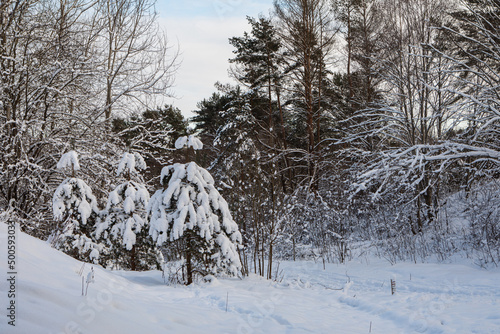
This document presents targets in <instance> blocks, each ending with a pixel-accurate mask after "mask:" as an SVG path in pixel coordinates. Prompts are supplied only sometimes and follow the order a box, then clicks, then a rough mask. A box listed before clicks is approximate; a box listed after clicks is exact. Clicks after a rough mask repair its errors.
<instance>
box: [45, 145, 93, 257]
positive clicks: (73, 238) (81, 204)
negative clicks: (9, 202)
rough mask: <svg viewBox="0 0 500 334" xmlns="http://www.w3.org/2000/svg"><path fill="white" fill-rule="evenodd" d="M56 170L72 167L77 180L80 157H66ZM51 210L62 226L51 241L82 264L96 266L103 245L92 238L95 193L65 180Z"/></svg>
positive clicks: (75, 181)
mask: <svg viewBox="0 0 500 334" xmlns="http://www.w3.org/2000/svg"><path fill="white" fill-rule="evenodd" d="M57 167H58V168H60V169H64V168H68V167H70V168H71V170H72V175H73V176H74V175H75V171H76V170H78V169H80V165H79V163H78V155H77V153H76V152H74V151H70V152H68V153H66V154H63V156H62V157H61V160H60V161H59V163H58V164H57ZM52 210H53V215H54V219H55V220H56V221H58V222H61V225H60V228H58V229H57V230H56V231H55V232H54V233H52V235H51V237H50V241H51V243H52V244H53V245H54V247H55V248H57V249H60V250H62V251H63V252H65V253H67V254H69V255H71V256H73V257H75V258H77V259H79V260H83V261H89V260H90V261H91V262H94V263H97V261H98V260H99V255H100V252H101V251H102V245H99V244H98V243H95V242H94V240H93V239H92V237H91V233H92V231H93V228H94V222H95V218H96V215H97V212H98V209H97V201H96V198H95V196H94V195H93V194H92V189H91V188H90V187H89V186H88V185H87V184H86V183H85V181H83V180H81V179H78V178H76V177H71V178H67V179H65V180H64V181H63V182H62V183H61V184H60V185H59V187H57V189H56V191H55V192H54V196H53V198H52Z"/></svg>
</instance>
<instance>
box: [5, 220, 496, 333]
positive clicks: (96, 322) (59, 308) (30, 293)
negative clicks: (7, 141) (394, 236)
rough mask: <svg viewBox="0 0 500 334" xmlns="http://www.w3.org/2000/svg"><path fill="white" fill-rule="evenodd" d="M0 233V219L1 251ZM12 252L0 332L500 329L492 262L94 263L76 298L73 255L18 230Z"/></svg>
mask: <svg viewBox="0 0 500 334" xmlns="http://www.w3.org/2000/svg"><path fill="white" fill-rule="evenodd" d="M6 240H7V228H6V225H5V224H0V247H2V249H0V252H1V253H2V254H7V242H6ZM17 256H18V259H17V260H18V267H17V278H16V279H17V282H16V283H17V284H16V298H15V301H16V322H15V324H16V326H15V327H12V326H10V325H8V321H9V318H7V317H6V314H7V310H6V309H7V305H8V302H9V298H8V295H7V292H8V290H9V285H8V282H7V278H6V277H7V272H8V270H7V269H8V268H7V264H6V258H7V256H6V255H3V256H2V258H1V259H0V264H1V266H0V272H1V273H2V274H1V275H2V277H3V278H2V280H1V282H0V295H1V296H0V308H1V309H2V310H3V311H2V313H4V315H2V317H1V318H0V319H1V320H0V333H2V334H4V333H5V334H7V333H23V334H24V333H47V334H49V333H369V332H370V326H371V333H383V334H387V333H500V304H499V299H500V270H499V269H494V270H489V271H486V270H482V269H479V268H477V267H474V266H473V265H466V264H417V265H416V264H410V263H408V264H406V263H405V264H397V265H394V266H391V265H390V264H389V263H388V262H386V261H384V260H378V259H371V260H370V261H369V262H370V263H366V260H363V262H361V261H355V262H351V263H349V264H347V265H334V264H330V265H327V267H326V270H323V265H322V264H321V263H313V262H295V263H294V262H286V263H283V262H282V263H281V264H280V269H283V274H284V277H283V280H282V281H281V282H271V281H268V280H265V279H262V278H260V277H257V276H251V277H249V278H245V279H244V280H239V279H219V280H215V281H213V282H210V283H199V284H194V285H192V286H189V287H183V286H177V287H174V286H166V285H164V284H163V279H162V277H161V273H160V272H145V273H130V272H110V271H107V270H104V269H102V268H99V267H96V268H95V283H93V284H91V285H90V286H89V289H88V295H87V296H86V297H84V296H81V279H82V278H81V276H79V271H80V269H81V268H82V264H81V263H80V262H78V261H76V260H74V259H72V258H70V257H68V256H66V255H64V254H62V253H60V252H58V251H56V250H54V249H52V248H50V247H49V246H48V245H47V244H46V243H44V242H42V241H40V240H37V239H34V238H32V237H29V236H27V235H25V234H22V233H19V232H18V233H17ZM464 263H465V262H464ZM89 270H90V266H89V265H86V266H85V267H84V270H83V271H84V273H83V276H85V277H86V275H87V273H88V271H89ZM391 278H392V279H395V281H396V284H397V293H396V294H395V295H394V296H393V295H391V292H390V279H391ZM226 300H228V305H226ZM226 306H227V312H226Z"/></svg>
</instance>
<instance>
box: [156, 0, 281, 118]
mask: <svg viewBox="0 0 500 334" xmlns="http://www.w3.org/2000/svg"><path fill="white" fill-rule="evenodd" d="M271 8H272V0H159V1H158V3H157V10H158V13H159V16H160V22H161V24H162V25H163V26H164V27H165V28H166V30H167V35H168V38H169V40H170V42H171V44H173V45H178V46H179V48H180V53H181V54H180V60H181V65H180V68H179V70H178V71H177V74H176V79H175V87H173V93H174V94H175V95H176V97H177V98H176V99H169V100H167V101H166V103H168V104H173V105H174V106H176V107H178V108H179V109H180V110H181V111H182V113H183V114H184V115H185V116H186V117H191V116H193V114H192V113H191V111H192V110H195V109H196V103H197V102H199V101H201V100H202V99H204V98H208V97H210V95H211V94H212V93H213V92H214V91H215V88H214V83H215V82H216V81H220V82H222V83H227V82H231V81H230V80H231V79H230V78H229V77H228V74H227V73H228V69H229V63H228V59H229V58H232V57H233V53H232V47H231V45H229V43H228V39H229V38H230V37H233V36H242V35H243V32H244V31H249V30H250V28H249V26H248V24H247V20H246V16H247V15H248V16H252V17H258V15H259V14H260V13H263V14H265V15H268V14H269V11H270V9H271Z"/></svg>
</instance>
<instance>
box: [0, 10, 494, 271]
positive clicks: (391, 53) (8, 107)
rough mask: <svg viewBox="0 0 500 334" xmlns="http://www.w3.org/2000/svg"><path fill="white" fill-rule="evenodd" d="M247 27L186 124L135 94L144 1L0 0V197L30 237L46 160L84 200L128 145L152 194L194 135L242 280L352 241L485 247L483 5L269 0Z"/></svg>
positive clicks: (156, 66)
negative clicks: (73, 176) (61, 163)
mask: <svg viewBox="0 0 500 334" xmlns="http://www.w3.org/2000/svg"><path fill="white" fill-rule="evenodd" d="M248 23H249V28H250V30H249V31H248V32H245V33H243V34H242V36H235V37H232V38H230V39H229V43H230V44H231V45H232V46H233V48H234V56H233V57H232V58H231V59H230V63H231V73H232V75H233V77H234V79H235V80H236V81H237V84H236V85H234V86H233V85H224V84H220V83H218V84H216V88H217V91H216V92H215V93H214V94H213V95H212V96H210V97H207V98H206V99H204V100H203V101H201V102H200V103H199V104H198V110H196V111H195V113H196V116H195V117H194V118H193V119H192V120H191V122H192V124H193V128H192V129H191V128H189V126H188V123H187V121H186V120H184V119H183V117H182V115H181V113H180V111H179V110H177V109H176V108H174V107H172V106H165V107H162V108H158V107H155V106H154V104H153V103H154V102H151V100H150V98H151V97H153V96H154V95H156V94H166V93H168V87H169V86H170V85H171V83H172V75H173V72H174V71H175V67H176V63H175V53H174V52H173V50H171V49H169V47H168V45H167V42H166V38H165V36H164V35H163V34H162V33H161V31H160V30H159V28H158V26H157V24H156V19H155V15H154V2H153V1H149V0H115V1H110V0H102V1H92V2H87V1H85V0H81V1H69V0H68V1H51V0H26V1H21V0H17V1H15V0H12V1H6V2H2V5H1V6H0V24H1V31H0V66H1V68H2V72H1V78H2V79H1V80H2V81H1V88H2V90H1V92H0V98H1V105H0V108H1V113H0V126H1V133H0V142H1V145H0V151H1V153H0V166H1V172H0V186H1V190H0V208H2V209H4V210H6V209H7V208H9V212H12V213H13V214H15V215H16V216H17V218H18V219H20V220H21V221H22V222H23V223H22V227H23V229H25V230H26V231H28V232H29V233H32V234H34V235H37V236H38V237H40V238H48V237H49V235H51V234H53V232H54V230H57V229H60V228H61V227H60V226H59V225H58V223H57V222H54V219H53V217H52V215H51V210H50V201H51V198H52V195H53V193H54V190H55V188H56V187H57V185H58V184H60V183H61V180H62V179H63V177H64V175H63V173H62V172H61V171H60V170H57V169H56V164H57V162H58V160H59V158H60V157H61V155H62V154H63V153H65V152H67V151H69V150H76V151H78V152H79V153H80V156H81V164H82V165H83V166H84V168H81V169H80V172H79V173H80V174H83V175H80V176H79V177H81V178H82V179H84V180H85V181H87V183H88V184H89V185H90V187H91V188H92V189H93V191H94V195H95V196H96V201H97V203H98V204H101V205H104V204H105V203H106V201H107V198H106V196H107V194H108V192H110V191H112V190H113V189H115V187H116V184H119V183H120V182H123V180H122V179H120V177H121V178H123V175H122V176H120V175H116V173H115V172H114V171H115V170H116V169H115V167H116V166H115V165H116V161H118V160H119V159H118V156H119V155H122V153H124V152H131V153H132V152H135V153H140V154H141V155H142V156H143V157H144V160H145V163H146V164H147V165H148V169H147V170H146V172H145V174H144V175H143V176H140V177H139V176H138V175H136V177H137V178H138V179H137V180H136V181H137V182H139V183H141V182H144V183H145V184H146V186H147V188H148V190H149V191H152V190H153V189H156V188H157V187H158V183H159V182H158V181H159V179H160V170H161V167H163V166H165V165H168V164H171V163H172V162H179V161H181V162H184V161H183V159H184V157H183V156H182V155H179V153H175V152H174V150H173V146H174V142H175V140H176V139H177V138H178V137H179V136H185V135H188V134H190V133H191V132H193V131H194V132H196V134H197V135H198V136H199V137H200V138H201V140H202V141H203V142H204V144H205V146H204V148H203V150H202V152H201V153H200V152H198V153H196V154H195V155H194V156H193V159H194V160H195V161H196V163H198V164H199V165H201V166H204V167H207V169H208V170H209V171H210V173H211V174H212V175H213V176H214V178H215V179H216V181H217V182H216V184H217V185H220V186H219V187H218V190H219V191H220V192H221V194H222V195H223V197H224V198H225V199H226V200H227V202H228V204H229V207H230V209H231V212H232V216H233V218H234V220H235V221H236V223H237V224H238V226H239V230H240V231H241V233H242V242H243V246H244V247H243V248H241V249H239V256H240V260H241V262H242V264H243V267H242V271H243V273H244V274H245V273H248V272H256V273H258V274H260V275H262V276H266V277H268V278H272V277H274V276H275V275H276V274H277V272H276V268H277V267H276V266H274V265H273V259H277V258H278V259H279V258H287V259H296V258H298V257H307V258H314V259H318V258H320V259H322V260H323V261H341V262H343V261H346V260H347V259H348V258H349V257H350V256H353V255H355V254H357V255H359V254H362V253H364V252H368V251H371V252H376V253H377V254H379V255H380V256H384V257H386V258H387V259H389V260H390V261H397V260H400V259H412V260H415V261H417V260H421V259H426V258H428V257H431V256H436V257H438V258H439V259H441V260H444V259H447V258H449V257H450V256H452V255H453V254H456V253H459V252H462V253H465V254H466V255H467V256H471V257H473V258H474V259H475V260H477V261H479V263H481V264H488V263H492V262H493V263H497V262H498V261H499V260H500V212H498V207H499V204H500V191H499V187H498V177H499V169H498V166H499V157H500V142H499V139H498V138H499V124H500V123H499V120H500V112H499V109H498V108H499V101H500V97H499V96H498V94H499V81H500V76H499V75H500V68H499V67H498V64H499V61H500V31H499V26H500V24H499V23H500V2H499V1H497V0H457V1H444V0H405V1H401V0H333V1H328V0H276V1H275V2H274V11H273V14H272V15H271V16H270V17H265V16H261V17H259V18H250V17H249V18H248ZM136 181H134V182H136ZM129 182H131V181H130V180H129ZM162 182H163V181H162ZM182 182H184V181H182ZM186 182H187V181H186ZM123 184H125V183H123ZM210 184H211V183H210ZM116 189H118V188H116ZM141 189H142V188H141ZM458 203H460V206H461V207H460V208H457V206H459V205H458ZM108 206H109V204H108ZM144 210H145V209H144V208H143V209H142V211H144ZM141 214H144V212H142V213H141ZM452 216H454V217H452ZM456 217H459V218H460V222H462V223H461V224H456V222H457V221H459V220H457V219H454V218H456ZM144 219H145V220H147V217H145V218H144ZM464 221H465V222H466V223H463V222H464ZM89 233H94V232H89ZM87 237H89V238H90V239H92V238H94V239H95V237H96V236H95V235H90V234H89V235H88V236H87ZM90 239H89V240H90ZM94 241H97V239H95V240H94ZM148 242H149V241H148ZM137 247H139V245H138V246H137ZM148 247H149V246H148ZM179 247H180V246H179ZM146 248H147V247H146ZM146 248H144V249H146ZM148 249H149V248H148ZM120 252H124V253H126V252H127V250H125V249H121V250H120ZM168 252H173V253H175V252H176V250H175V247H169V248H164V254H163V256H164V257H165V258H167V259H173V260H179V259H180V258H181V257H182V254H183V253H182V252H180V251H179V253H178V254H176V255H172V254H168ZM119 257H120V256H119V255H117V254H113V255H112V256H111V255H110V258H116V259H117V260H116V261H115V265H116V266H118V267H120V266H121V267H130V266H127V264H123V261H121V260H118V259H119ZM122 260H123V259H122Z"/></svg>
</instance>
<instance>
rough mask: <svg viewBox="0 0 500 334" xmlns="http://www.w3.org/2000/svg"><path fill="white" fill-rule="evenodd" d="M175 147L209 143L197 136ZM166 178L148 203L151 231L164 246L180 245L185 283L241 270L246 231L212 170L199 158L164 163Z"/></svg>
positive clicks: (182, 139) (180, 142)
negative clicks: (240, 228)
mask: <svg viewBox="0 0 500 334" xmlns="http://www.w3.org/2000/svg"><path fill="white" fill-rule="evenodd" d="M175 146H176V148H177V149H182V148H184V147H187V149H188V150H191V149H194V150H198V149H201V148H202V147H203V145H202V143H201V141H200V140H199V139H197V138H196V137H193V136H189V137H181V138H179V139H178V140H177V142H176V144H175ZM160 181H161V184H162V185H163V187H164V188H163V189H159V190H158V191H156V193H155V194H154V195H153V197H152V198H151V201H150V203H149V206H148V215H149V218H150V225H151V226H150V235H151V236H152V237H153V240H154V241H156V243H157V245H159V246H162V245H171V244H175V246H176V247H175V248H176V249H178V250H179V251H180V253H181V254H180V255H181V256H182V259H183V266H184V270H185V271H184V273H185V276H184V277H185V283H186V284H191V283H192V282H193V276H194V275H196V274H199V275H207V274H213V275H220V274H227V275H237V274H238V272H239V271H240V269H241V263H240V258H239V254H238V250H237V249H238V247H239V245H241V234H240V232H239V231H238V225H237V224H236V223H235V222H234V220H233V218H232V217H231V213H230V212H229V208H228V205H227V202H226V201H225V200H224V198H223V197H222V196H221V195H220V194H219V192H218V191H217V189H216V188H215V187H214V180H213V178H212V176H211V175H210V173H209V172H208V171H207V170H206V169H204V168H202V167H200V166H198V165H197V164H196V163H195V162H189V163H185V164H181V163H176V164H174V165H170V166H167V167H164V168H163V170H162V173H161V178H160ZM171 249H173V247H171Z"/></svg>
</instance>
